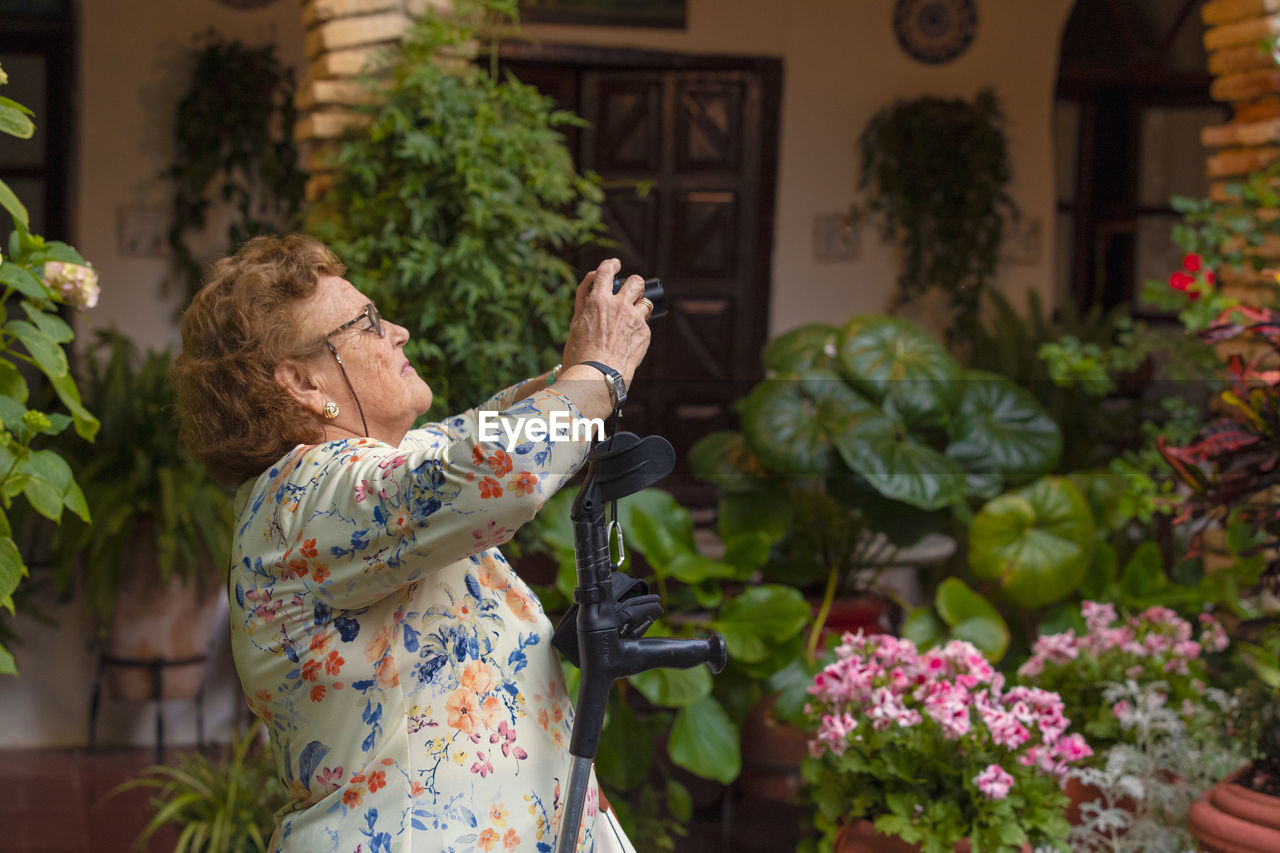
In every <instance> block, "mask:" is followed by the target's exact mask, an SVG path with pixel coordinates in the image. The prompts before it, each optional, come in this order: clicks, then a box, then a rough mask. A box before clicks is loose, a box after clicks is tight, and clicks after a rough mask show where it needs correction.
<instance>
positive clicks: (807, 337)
mask: <svg viewBox="0 0 1280 853" xmlns="http://www.w3.org/2000/svg"><path fill="white" fill-rule="evenodd" d="M839 339H840V330H839V329H837V328H836V327H835V326H828V325H826V324H824V323H811V324H810V325H808V326H800V327H799V328H797V329H792V330H791V331H789V332H783V333H782V334H781V335H779V336H778V337H776V338H774V339H773V340H771V341H769V343H767V344H765V348H764V352H763V353H761V356H760V357H761V360H762V361H764V368H765V370H772V371H775V372H776V373H780V374H785V373H807V372H808V371H810V370H814V369H822V370H834V369H835V366H836V354H837V351H838V350H837V343H838V341H839Z"/></svg>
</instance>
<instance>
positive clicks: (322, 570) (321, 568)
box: [311, 563, 329, 583]
mask: <svg viewBox="0 0 1280 853" xmlns="http://www.w3.org/2000/svg"><path fill="white" fill-rule="evenodd" d="M311 578H312V580H314V581H315V582H316V583H324V582H325V581H327V580H328V579H329V567H328V566H326V565H325V564H324V563H317V564H316V566H315V568H314V569H312V570H311Z"/></svg>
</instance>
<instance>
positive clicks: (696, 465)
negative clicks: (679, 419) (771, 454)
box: [689, 431, 765, 493]
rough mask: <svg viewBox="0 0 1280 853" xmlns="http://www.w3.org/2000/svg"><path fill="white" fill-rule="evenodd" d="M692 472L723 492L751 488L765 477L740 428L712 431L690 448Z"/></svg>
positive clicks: (755, 486)
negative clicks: (734, 430)
mask: <svg viewBox="0 0 1280 853" xmlns="http://www.w3.org/2000/svg"><path fill="white" fill-rule="evenodd" d="M689 466H690V467H691V468H692V469H693V473H694V474H696V475H698V476H699V477H701V478H702V479H704V480H706V481H707V482H708V483H712V484H713V485H715V486H716V487H717V488H719V489H720V490H721V491H723V492H727V493H733V492H740V491H743V490H746V491H754V490H756V489H757V488H759V486H760V484H761V482H762V481H763V480H764V478H765V470H764V466H763V465H762V464H761V463H760V460H759V459H757V458H756V455H755V454H754V453H752V452H751V448H750V447H748V446H747V441H746V439H745V438H744V437H743V436H742V433H740V432H728V431H719V432H713V433H710V434H708V435H705V436H703V437H702V438H700V439H698V441H697V442H696V443H695V444H694V445H693V447H691V448H690V449H689Z"/></svg>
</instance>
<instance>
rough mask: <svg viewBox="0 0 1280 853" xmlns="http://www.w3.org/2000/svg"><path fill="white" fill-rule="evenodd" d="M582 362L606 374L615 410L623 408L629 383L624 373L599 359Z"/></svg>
mask: <svg viewBox="0 0 1280 853" xmlns="http://www.w3.org/2000/svg"><path fill="white" fill-rule="evenodd" d="M580 363H581V364H587V365H590V366H591V367H594V368H595V369H596V370H598V371H600V372H601V373H603V374H604V378H605V381H606V382H608V383H609V397H610V398H612V400H613V408H614V411H617V410H618V409H621V408H622V404H623V403H625V402H627V383H626V381H625V380H624V379H623V378H622V374H621V373H619V372H618V371H616V370H614V369H613V368H612V367H610V366H609V365H607V364H601V363H600V362H598V361H584V362H580Z"/></svg>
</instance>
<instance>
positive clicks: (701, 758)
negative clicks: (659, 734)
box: [667, 696, 742, 785]
mask: <svg viewBox="0 0 1280 853" xmlns="http://www.w3.org/2000/svg"><path fill="white" fill-rule="evenodd" d="M667 752H668V753H669V754H670V755H671V760H672V761H673V762H675V763H676V764H678V765H680V766H681V767H683V768H684V769H685V770H688V771H689V772H690V773H692V774H694V775H695V776H701V777H702V778H704V779H715V780H716V781H717V782H719V783H720V784H722V785H728V784H730V783H731V782H733V780H734V779H737V778H738V773H739V772H740V771H741V770H742V748H741V745H740V743H739V734H738V727H737V726H735V725H734V724H733V720H731V719H729V715H728V714H727V713H726V712H725V710H724V707H723V706H721V704H720V703H719V702H717V701H716V700H715V699H713V698H711V697H710V696H708V697H707V698H705V699H701V700H699V701H697V702H695V703H693V704H692V705H687V706H685V707H683V708H681V709H680V711H679V712H678V713H677V714H676V719H675V722H674V723H673V724H672V726H671V739H670V740H669V741H668V743H667Z"/></svg>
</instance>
